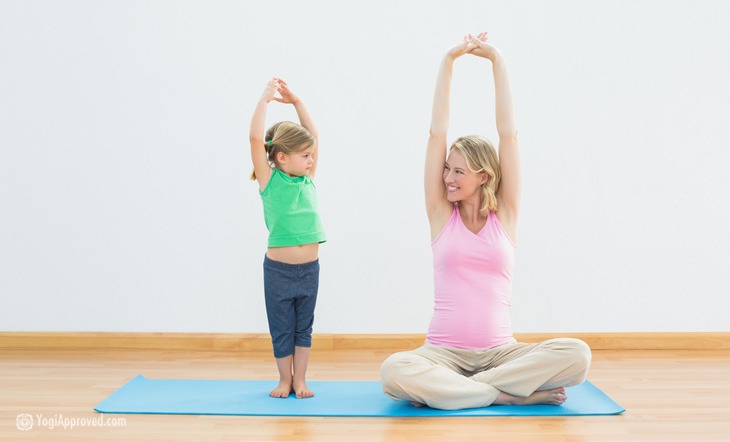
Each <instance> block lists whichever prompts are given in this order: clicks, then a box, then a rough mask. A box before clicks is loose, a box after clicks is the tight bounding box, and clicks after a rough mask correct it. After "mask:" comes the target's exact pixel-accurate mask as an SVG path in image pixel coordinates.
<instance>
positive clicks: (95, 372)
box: [0, 349, 730, 442]
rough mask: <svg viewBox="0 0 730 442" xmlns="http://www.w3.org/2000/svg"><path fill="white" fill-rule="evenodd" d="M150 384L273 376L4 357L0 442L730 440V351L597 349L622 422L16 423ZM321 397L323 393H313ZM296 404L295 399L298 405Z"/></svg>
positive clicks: (225, 358) (0, 355)
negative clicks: (23, 426) (144, 381)
mask: <svg viewBox="0 0 730 442" xmlns="http://www.w3.org/2000/svg"><path fill="white" fill-rule="evenodd" d="M390 353H391V351H389V350H385V349H378V350H332V351H313V352H312V359H311V362H310V368H309V376H308V377H309V379H312V380H378V369H379V366H380V363H381V362H382V361H383V360H384V359H385V357H387V355H388V354H390ZM137 374H144V375H145V376H147V377H150V378H188V379H275V376H276V375H275V367H274V360H273V356H272V355H271V354H270V353H269V352H264V351H238V352H234V351H184V350H119V349H108V350H88V349H86V350H59V349H54V350H43V349H27V350H24V349H2V350H0V440H3V441H16V440H17V441H22V440H43V441H54V440H73V441H90V440H103V441H159V440H171V441H240V440H245V441H335V442H343V441H381V440H384V441H390V440H393V441H439V442H450V441H462V440H463V441H477V440H489V441H509V440H516V441H522V440H524V441H705V440H707V441H728V440H730V401H729V400H728V398H729V397H730V351H728V350H714V351H713V350H650V351H636V350H633V351H632V350H620V351H617V350H599V351H595V352H594V357H593V365H592V368H591V371H590V374H589V379H590V380H591V381H592V382H593V383H594V384H595V385H597V386H598V387H599V388H601V389H602V390H603V391H604V392H606V393H607V394H608V395H609V396H611V397H612V398H613V399H614V400H615V401H616V402H618V403H619V404H621V405H622V406H623V407H624V408H626V409H627V411H626V412H625V413H624V414H623V415H618V416H587V417H488V418H484V417H460V418H428V419H417V418H352V417H350V418H340V417H337V418H335V417H314V418H311V417H308V418H299V417H248V416H172V415H104V417H105V418H113V417H122V418H125V419H126V425H125V426H122V427H106V428H92V427H80V428H74V429H66V430H64V429H63V428H54V429H50V428H45V427H39V426H38V424H37V423H34V424H35V425H34V428H32V429H31V430H28V431H20V430H18V429H17V426H16V418H17V416H18V414H22V413H28V414H31V415H33V416H34V418H35V416H36V415H38V414H42V415H43V416H44V417H53V416H56V415H62V416H63V417H64V418H76V419H79V418H95V417H99V415H98V414H96V413H94V412H93V407H94V406H95V405H96V404H98V403H99V402H101V401H102V400H103V399H104V398H105V397H106V396H108V395H109V394H111V393H112V392H113V391H114V390H116V389H117V388H118V387H119V386H121V385H122V384H123V383H125V382H126V381H128V380H129V379H131V378H132V377H134V376H136V375H137ZM315 393H316V391H315ZM290 400H294V399H290Z"/></svg>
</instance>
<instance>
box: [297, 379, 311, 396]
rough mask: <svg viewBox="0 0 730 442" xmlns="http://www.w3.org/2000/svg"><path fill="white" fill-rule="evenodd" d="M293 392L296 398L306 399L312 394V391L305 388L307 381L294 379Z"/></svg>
mask: <svg viewBox="0 0 730 442" xmlns="http://www.w3.org/2000/svg"><path fill="white" fill-rule="evenodd" d="M293 387H294V394H296V395H297V399H306V398H310V397H312V396H314V392H312V390H310V389H309V388H307V383H306V382H304V381H294V385H293Z"/></svg>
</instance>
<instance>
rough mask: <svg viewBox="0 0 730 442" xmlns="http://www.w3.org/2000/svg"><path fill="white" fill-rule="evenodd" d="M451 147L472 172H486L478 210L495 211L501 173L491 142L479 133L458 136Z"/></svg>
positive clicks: (484, 212) (486, 212) (485, 212)
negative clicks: (462, 158) (486, 178)
mask: <svg viewBox="0 0 730 442" xmlns="http://www.w3.org/2000/svg"><path fill="white" fill-rule="evenodd" d="M451 149H456V150H458V151H459V153H460V154H461V156H463V157H464V159H465V160H466V165H467V167H469V170H471V171H472V172H474V173H482V172H484V173H486V174H487V176H488V177H489V178H488V180H487V182H486V183H484V184H482V198H481V201H482V206H481V207H480V208H479V212H480V213H481V214H482V215H483V216H487V214H488V213H489V211H490V210H491V211H495V212H496V211H497V190H499V180H500V178H501V173H500V170H499V157H498V156H497V151H496V149H495V148H494V146H493V145H492V143H491V142H490V141H489V140H488V139H486V138H484V137H483V136H481V135H468V136H465V137H459V138H457V139H456V141H454V143H453V144H452V145H451Z"/></svg>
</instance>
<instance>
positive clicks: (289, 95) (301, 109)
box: [274, 78, 319, 179]
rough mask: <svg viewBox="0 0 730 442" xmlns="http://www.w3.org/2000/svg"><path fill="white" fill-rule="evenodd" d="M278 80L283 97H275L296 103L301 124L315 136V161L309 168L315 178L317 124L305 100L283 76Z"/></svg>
mask: <svg viewBox="0 0 730 442" xmlns="http://www.w3.org/2000/svg"><path fill="white" fill-rule="evenodd" d="M278 80H279V84H280V85H281V88H280V89H279V93H280V94H281V99H277V98H274V99H275V100H277V101H279V102H281V103H290V104H292V105H294V109H295V110H296V111H297V117H298V118H299V124H301V125H302V127H304V128H305V129H307V130H308V131H309V133H310V134H312V136H313V137H314V151H313V152H312V160H313V161H314V164H312V168H311V169H309V177H310V178H312V179H314V175H315V173H316V172H317V160H318V159H319V134H318V133H317V126H315V124H314V120H313V119H312V116H311V115H310V114H309V111H308V110H307V108H306V106H304V102H303V101H302V99H301V98H299V97H298V96H297V95H295V94H294V93H293V92H292V91H291V89H289V85H288V84H287V83H286V81H284V80H282V79H281V78H279V79H278Z"/></svg>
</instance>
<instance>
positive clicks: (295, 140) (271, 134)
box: [251, 121, 315, 180]
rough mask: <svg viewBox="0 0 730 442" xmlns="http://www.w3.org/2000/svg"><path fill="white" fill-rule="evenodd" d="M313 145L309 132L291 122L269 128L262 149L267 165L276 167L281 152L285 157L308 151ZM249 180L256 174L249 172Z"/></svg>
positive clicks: (313, 141) (312, 137)
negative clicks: (277, 157)
mask: <svg viewBox="0 0 730 442" xmlns="http://www.w3.org/2000/svg"><path fill="white" fill-rule="evenodd" d="M314 143H315V139H314V136H312V134H311V133H309V131H308V130H307V129H306V128H305V127H303V126H301V125H299V124H296V123H292V122H291V121H281V122H279V123H276V124H275V125H273V126H271V127H270V128H269V130H267V131H266V135H265V136H264V149H266V157H267V158H268V160H269V165H271V166H272V167H273V166H274V165H276V155H277V154H278V153H279V152H283V153H285V154H287V155H291V154H292V153H296V152H301V151H303V150H306V149H309V148H310V147H312V146H313V145H314ZM251 179H252V180H255V179H256V172H255V171H254V172H251Z"/></svg>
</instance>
